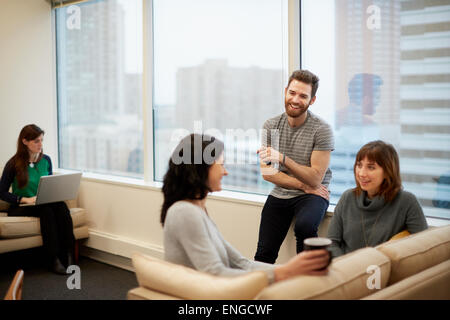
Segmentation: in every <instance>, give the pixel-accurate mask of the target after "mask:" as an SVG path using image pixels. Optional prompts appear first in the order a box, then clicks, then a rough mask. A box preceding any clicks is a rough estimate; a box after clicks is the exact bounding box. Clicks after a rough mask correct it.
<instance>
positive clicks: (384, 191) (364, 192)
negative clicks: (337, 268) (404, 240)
mask: <svg viewBox="0 0 450 320" xmlns="http://www.w3.org/2000/svg"><path fill="white" fill-rule="evenodd" d="M353 172H354V174H355V181H356V188H354V189H349V190H347V191H345V192H344V193H343V194H342V196H341V198H340V200H339V202H338V204H337V205H336V208H335V209H334V215H333V218H332V220H331V223H330V227H329V230H328V238H330V239H331V240H332V242H333V243H332V245H331V248H330V250H331V252H332V256H333V257H338V256H340V255H343V254H346V253H349V252H351V251H354V250H357V249H360V248H364V247H375V246H377V245H379V244H381V243H383V242H386V241H388V240H389V239H391V238H392V237H393V236H394V235H396V234H398V233H400V232H401V231H404V230H406V231H408V232H409V233H417V232H420V231H423V230H425V229H426V228H427V227H428V226H427V222H426V219H425V216H424V214H423V211H422V208H421V207H420V204H419V202H418V201H417V199H416V197H415V196H414V195H413V194H412V193H410V192H408V191H405V190H403V188H402V182H401V178H400V164H399V159H398V155H397V152H396V151H395V149H394V147H393V146H392V145H391V144H387V143H385V142H383V141H379V140H378V141H372V142H369V143H367V144H366V145H364V146H363V147H362V148H361V149H360V150H359V151H358V154H357V155H356V160H355V164H354V167H353Z"/></svg>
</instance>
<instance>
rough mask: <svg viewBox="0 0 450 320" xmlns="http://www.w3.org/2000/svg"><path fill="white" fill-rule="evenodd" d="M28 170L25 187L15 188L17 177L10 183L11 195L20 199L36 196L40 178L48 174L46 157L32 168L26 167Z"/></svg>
mask: <svg viewBox="0 0 450 320" xmlns="http://www.w3.org/2000/svg"><path fill="white" fill-rule="evenodd" d="M27 169H28V183H27V185H26V186H25V187H23V188H19V187H18V186H17V177H14V181H13V183H12V193H13V194H15V195H16V196H20V197H34V196H36V194H37V190H38V186H39V180H40V178H41V177H42V176H48V175H49V174H50V163H49V160H48V158H47V157H45V156H44V157H42V159H41V160H40V161H39V162H37V163H35V164H34V167H33V168H32V167H30V166H28V167H27Z"/></svg>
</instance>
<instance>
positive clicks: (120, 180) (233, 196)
mask: <svg viewBox="0 0 450 320" xmlns="http://www.w3.org/2000/svg"><path fill="white" fill-rule="evenodd" d="M73 172H79V171H75V170H67V169H57V170H55V173H73ZM82 180H85V181H92V182H98V183H107V184H113V185H119V186H125V187H130V188H136V189H145V190H152V191H158V192H161V188H162V182H157V181H153V182H145V181H144V180H140V179H134V178H127V177H120V176H112V175H105V174H99V173H92V172H83V176H82ZM208 198H209V199H213V200H220V201H229V202H234V203H242V204H246V205H253V206H257V207H261V208H262V207H263V206H264V203H265V202H266V199H267V196H264V195H260V194H251V193H244V192H236V191H229V190H222V191H219V192H213V193H211V194H210V195H209V196H208ZM335 207H336V205H334V204H330V205H329V206H328V210H327V216H328V217H332V216H333V213H334V208H335ZM426 220H427V223H428V225H429V226H430V227H440V226H445V225H448V224H450V221H449V220H446V219H437V218H426Z"/></svg>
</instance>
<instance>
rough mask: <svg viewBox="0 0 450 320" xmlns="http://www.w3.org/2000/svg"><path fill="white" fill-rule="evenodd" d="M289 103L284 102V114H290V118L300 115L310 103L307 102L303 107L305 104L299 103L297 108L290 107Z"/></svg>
mask: <svg viewBox="0 0 450 320" xmlns="http://www.w3.org/2000/svg"><path fill="white" fill-rule="evenodd" d="M290 105H291V103H289V102H285V105H284V108H285V110H286V114H287V115H288V116H290V117H291V118H298V117H300V116H302V115H303V114H304V113H305V112H306V111H307V110H308V108H309V106H310V104H309V103H308V104H307V105H306V107H305V105H300V107H299V108H298V109H292V108H291V106H290Z"/></svg>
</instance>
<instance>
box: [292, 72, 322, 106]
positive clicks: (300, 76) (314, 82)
mask: <svg viewBox="0 0 450 320" xmlns="http://www.w3.org/2000/svg"><path fill="white" fill-rule="evenodd" d="M292 80H297V81H300V82H303V83H306V84H310V85H311V99H312V98H313V97H315V96H316V92H317V89H318V88H319V77H318V76H316V75H315V74H314V73H312V72H311V71H308V70H296V71H294V72H293V73H292V74H291V76H290V77H289V82H288V85H287V87H288V88H289V85H290V84H291V82H292Z"/></svg>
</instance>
